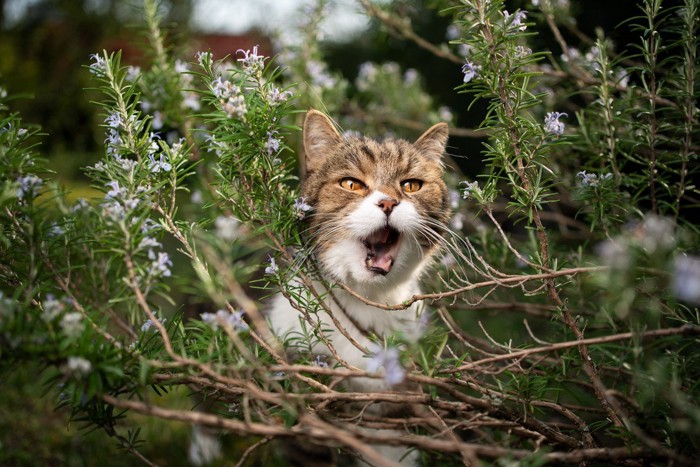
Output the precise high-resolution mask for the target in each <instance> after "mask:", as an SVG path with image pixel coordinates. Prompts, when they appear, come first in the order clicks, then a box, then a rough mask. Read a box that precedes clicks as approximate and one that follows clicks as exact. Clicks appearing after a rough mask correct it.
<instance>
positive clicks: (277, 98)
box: [267, 86, 292, 105]
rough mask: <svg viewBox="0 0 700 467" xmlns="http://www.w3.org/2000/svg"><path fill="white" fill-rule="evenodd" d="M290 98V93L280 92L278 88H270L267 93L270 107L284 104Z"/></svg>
mask: <svg viewBox="0 0 700 467" xmlns="http://www.w3.org/2000/svg"><path fill="white" fill-rule="evenodd" d="M290 97H292V93H291V92H289V91H280V90H279V88H277V87H274V86H272V88H270V90H269V91H268V93H267V100H268V101H269V102H270V104H272V105H277V104H281V103H282V102H286V101H287V99H289V98H290Z"/></svg>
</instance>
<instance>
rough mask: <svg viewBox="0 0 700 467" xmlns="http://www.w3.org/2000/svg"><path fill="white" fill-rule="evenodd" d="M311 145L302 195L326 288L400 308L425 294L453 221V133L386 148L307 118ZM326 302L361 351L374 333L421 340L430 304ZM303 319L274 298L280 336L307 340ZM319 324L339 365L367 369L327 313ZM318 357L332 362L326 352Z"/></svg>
mask: <svg viewBox="0 0 700 467" xmlns="http://www.w3.org/2000/svg"><path fill="white" fill-rule="evenodd" d="M303 137H304V150H305V153H306V176H305V179H304V182H303V185H302V196H303V198H304V200H305V202H306V203H308V204H309V205H311V206H312V207H313V210H312V211H311V215H309V216H308V224H309V225H308V236H309V238H310V240H311V244H312V248H313V252H314V256H315V258H316V260H317V261H318V264H319V266H320V269H321V271H322V273H323V274H324V275H325V276H326V279H328V281H329V282H335V281H338V282H342V283H344V284H346V285H347V286H349V287H350V288H351V289H352V290H354V291H355V292H357V293H359V294H360V295H361V296H363V297H366V298H367V299H369V300H371V301H374V302H379V303H386V304H395V303H401V302H402V301H404V300H406V299H407V298H410V297H411V296H412V295H414V294H417V293H420V289H419V278H420V276H421V274H422V273H423V271H424V270H425V268H426V266H427V265H428V264H429V262H430V260H431V256H432V255H433V254H434V253H435V251H436V250H437V248H438V245H439V244H440V240H441V234H442V232H443V230H444V229H445V227H444V225H445V222H447V220H448V219H449V215H450V208H449V206H450V204H449V195H448V191H447V187H446V186H445V183H444V181H443V180H442V176H443V171H444V165H443V162H442V155H443V152H444V150H445V144H446V142H447V125H446V124H445V123H438V124H436V125H434V126H433V127H431V128H430V129H428V130H427V131H426V132H425V133H424V134H423V135H422V136H421V137H420V138H418V140H417V141H416V142H415V143H413V144H411V143H409V142H408V141H405V140H401V139H388V140H385V141H382V142H378V141H375V140H373V139H370V138H365V137H357V136H349V137H343V136H341V135H340V134H339V133H338V132H337V131H336V129H335V126H334V125H333V123H332V122H331V120H330V119H329V118H328V117H327V116H325V115H324V114H322V113H321V112H318V111H316V110H309V112H308V113H307V115H306V119H305V121H304V129H303ZM316 285H317V289H318V290H321V291H323V290H324V289H323V287H322V286H320V285H319V284H316ZM327 296H328V298H327V303H326V305H327V307H329V308H330V309H331V310H332V312H333V315H334V316H335V318H336V319H337V321H338V322H339V323H340V325H341V326H342V327H343V328H345V330H346V331H347V332H348V333H349V334H350V335H351V337H353V338H354V339H355V340H356V341H357V343H359V344H360V345H361V346H364V347H368V346H370V341H369V339H368V335H369V334H374V335H376V336H378V337H380V338H382V337H386V336H390V335H396V334H402V335H403V337H404V338H407V339H409V340H412V339H417V338H418V337H420V333H421V329H422V326H421V325H420V321H419V320H420V315H421V311H422V306H421V303H422V302H417V303H414V304H413V305H412V306H411V307H410V308H408V309H407V310H400V311H389V310H382V309H378V308H376V307H372V306H370V305H367V304H365V303H363V302H362V301H360V300H358V299H357V298H355V297H353V296H352V295H350V294H349V293H347V292H345V291H344V290H339V289H335V290H334V291H333V293H332V294H329V295H327ZM300 317H301V315H300V313H299V311H297V310H296V309H294V308H293V307H292V305H291V304H290V303H289V302H288V301H287V300H286V299H285V298H284V297H283V296H281V295H280V296H277V297H276V298H275V300H274V303H273V304H272V307H271V309H270V312H269V319H270V323H271V325H272V329H273V331H274V332H275V333H276V334H277V335H278V336H281V337H282V338H284V337H285V336H291V335H294V334H295V333H301V332H302V325H301V322H300ZM302 319H303V318H302ZM318 319H320V320H321V321H322V322H323V326H322V329H324V330H326V332H324V335H325V336H326V337H327V338H328V340H330V341H331V343H332V347H333V348H334V349H335V351H336V352H337V354H338V356H340V357H341V358H342V359H343V360H345V361H346V362H347V363H349V364H350V365H353V366H355V367H358V368H360V369H366V365H367V362H368V359H367V358H366V356H365V353H364V352H363V351H362V350H360V349H359V348H358V347H357V346H356V345H354V344H353V343H352V342H351V341H350V340H349V339H348V338H347V337H345V336H344V335H343V334H342V333H341V332H340V331H338V328H337V327H336V326H335V325H334V323H333V321H332V320H331V319H330V317H329V316H328V315H327V314H326V313H324V312H320V313H318ZM307 327H308V326H307ZM370 348H371V346H370ZM313 351H314V353H319V354H325V355H327V356H329V357H332V354H331V352H330V351H329V350H328V348H327V347H326V346H325V345H323V344H322V343H319V344H318V345H317V346H316V348H314V349H313ZM350 384H351V386H353V385H354V386H355V387H354V388H353V389H356V390H361V391H375V390H385V389H387V386H386V384H385V383H384V382H383V380H381V379H369V378H362V379H356V380H355V381H352V382H351V383H350Z"/></svg>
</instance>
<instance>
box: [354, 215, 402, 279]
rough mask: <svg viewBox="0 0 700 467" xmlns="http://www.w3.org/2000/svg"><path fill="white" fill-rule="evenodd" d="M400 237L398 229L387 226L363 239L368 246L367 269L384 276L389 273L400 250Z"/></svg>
mask: <svg viewBox="0 0 700 467" xmlns="http://www.w3.org/2000/svg"><path fill="white" fill-rule="evenodd" d="M400 239H401V233H400V232H399V231H398V230H396V229H394V228H393V227H389V226H386V227H384V228H383V229H379V230H377V231H376V232H374V233H373V234H372V235H370V236H369V237H367V238H365V239H364V240H362V244H363V245H364V246H365V248H367V258H366V259H365V266H367V269H369V270H370V271H372V272H374V273H377V274H381V275H382V276H386V275H387V274H389V271H391V267H392V266H393V265H394V261H395V260H396V255H397V254H398V252H399V240H400Z"/></svg>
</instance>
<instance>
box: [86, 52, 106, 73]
mask: <svg viewBox="0 0 700 467" xmlns="http://www.w3.org/2000/svg"><path fill="white" fill-rule="evenodd" d="M90 58H91V59H92V60H93V62H92V63H91V64H90V67H89V69H90V73H92V74H94V75H97V76H104V74H105V73H107V60H105V59H104V57H102V56H101V55H99V54H92V55H90Z"/></svg>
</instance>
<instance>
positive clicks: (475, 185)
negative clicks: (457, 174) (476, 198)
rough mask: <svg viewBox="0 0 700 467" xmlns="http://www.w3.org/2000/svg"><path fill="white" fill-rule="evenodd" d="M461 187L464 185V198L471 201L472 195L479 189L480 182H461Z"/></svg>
mask: <svg viewBox="0 0 700 467" xmlns="http://www.w3.org/2000/svg"><path fill="white" fill-rule="evenodd" d="M459 184H460V185H464V188H462V198H464V199H470V198H471V197H472V194H473V193H474V192H475V191H477V190H478V189H479V182H477V181H473V182H467V181H464V182H459Z"/></svg>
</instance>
